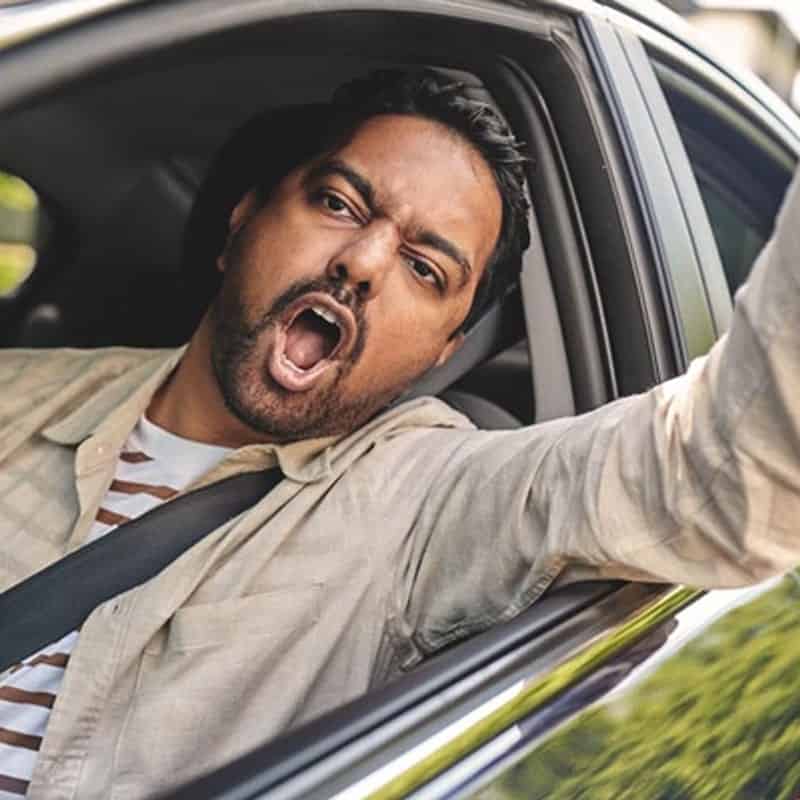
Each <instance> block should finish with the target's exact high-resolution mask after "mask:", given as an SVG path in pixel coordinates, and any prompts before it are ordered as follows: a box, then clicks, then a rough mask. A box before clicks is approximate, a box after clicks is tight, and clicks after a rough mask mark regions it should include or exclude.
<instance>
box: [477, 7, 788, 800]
mask: <svg viewBox="0 0 800 800" xmlns="http://www.w3.org/2000/svg"><path fill="white" fill-rule="evenodd" d="M609 19H610V20H611V21H612V22H613V23H614V25H613V27H606V25H605V24H604V23H596V24H594V25H591V26H590V30H589V31H588V34H589V36H590V37H592V38H594V40H595V41H596V42H598V43H599V47H598V49H599V50H600V54H599V55H598V56H597V58H598V61H599V62H600V63H601V66H602V67H603V68H608V63H607V62H606V63H605V64H603V63H602V59H603V57H604V56H606V55H610V56H611V57H613V56H614V54H615V52H614V51H615V50H616V55H617V56H620V55H621V51H623V50H624V51H627V56H626V60H628V61H629V63H631V64H632V66H633V73H634V75H635V76H636V78H637V80H638V82H639V83H640V85H643V86H646V87H647V92H648V96H649V102H648V104H647V105H649V107H650V108H649V114H650V115H651V116H652V118H653V119H654V120H657V121H658V125H657V127H658V130H659V132H660V134H661V136H662V138H663V140H665V141H667V142H669V141H670V140H671V146H670V148H669V151H670V152H669V161H670V165H671V169H672V171H673V173H674V174H682V181H683V189H684V191H681V192H680V202H681V203H682V204H683V205H684V207H688V208H691V209H692V212H691V219H692V223H693V227H694V228H697V226H698V223H701V227H702V228H703V229H704V230H703V232H702V236H703V239H704V241H703V250H701V251H700V252H699V253H698V260H697V262H696V265H697V269H698V273H699V275H700V276H701V280H702V282H703V291H704V294H705V296H706V304H707V306H708V307H709V308H713V307H715V306H716V308H717V309H719V310H721V314H720V315H719V318H720V320H721V321H722V323H723V327H724V319H725V314H726V312H725V306H726V301H727V298H728V297H729V296H730V295H731V294H732V293H733V292H735V291H736V289H737V288H738V287H739V286H740V285H741V284H742V282H743V281H744V280H745V279H746V276H747V273H748V272H749V269H750V267H751V266H752V263H753V261H754V259H755V257H756V255H757V253H758V251H759V250H760V249H761V247H762V246H763V244H764V243H765V241H766V239H767V238H768V237H769V233H770V231H771V228H772V225H773V223H774V218H775V214H776V213H777V210H778V208H779V206H780V201H781V199H782V196H783V193H784V191H785V189H786V186H787V183H788V181H789V179H790V177H791V174H792V171H793V169H794V165H795V163H796V161H797V152H798V150H797V138H796V130H797V127H795V129H794V130H792V129H791V128H788V129H787V126H786V125H785V123H784V122H783V121H782V119H781V118H779V117H778V116H777V115H775V114H773V113H771V110H770V109H769V107H768V106H765V105H764V104H763V103H762V102H761V100H760V98H756V97H753V96H752V95H751V94H748V93H747V92H746V90H745V89H744V88H743V87H742V86H740V85H738V84H737V83H736V82H735V81H733V80H732V79H731V78H730V77H729V76H727V75H725V74H724V73H723V72H722V71H721V70H719V69H717V68H715V67H714V65H712V64H711V63H709V62H708V61H704V60H703V59H702V58H700V57H699V56H698V55H697V54H695V53H692V52H690V51H689V50H687V49H682V48H681V47H680V46H679V45H678V44H677V43H676V42H675V41H674V40H670V39H669V38H668V37H666V36H664V35H663V34H660V33H658V32H654V31H652V30H647V29H646V28H644V27H643V26H641V25H639V24H638V23H632V22H631V21H630V20H627V19H625V18H624V17H622V16H621V15H615V14H612V15H609ZM635 39H639V42H637V41H635ZM615 43H616V44H619V47H617V46H616V44H615ZM642 44H643V45H644V46H645V47H646V51H645V49H644V48H643V47H642ZM615 90H616V91H624V88H623V89H620V87H619V86H617V87H616V89H615ZM660 90H663V95H662V92H661V91H660ZM627 99H628V107H629V108H630V107H631V106H630V98H627ZM665 100H666V104H665V102H664V101H665ZM776 100H777V99H776ZM665 105H668V107H669V112H668V113H669V117H671V119H668V120H667V119H665V116H664V111H665ZM784 118H785V117H784ZM676 134H677V136H676ZM678 140H679V141H678ZM682 150H683V151H684V152H681V151H682ZM684 153H685V154H684ZM687 159H688V162H687ZM687 166H690V168H691V176H688V175H687ZM690 178H691V179H690ZM692 179H693V180H692ZM693 182H696V184H697V187H698V188H699V192H700V196H701V198H702V207H701V208H699V207H698V204H697V194H696V191H695V189H694V187H692V185H691V184H692V183H693ZM662 187H663V183H662ZM686 190H688V191H686ZM706 218H707V220H708V222H709V223H710V226H711V231H712V233H713V243H714V245H715V246H716V249H717V250H718V252H719V256H717V255H716V254H715V253H714V252H713V250H714V249H715V248H714V247H712V246H711V244H712V243H711V242H710V241H709V239H708V236H707V233H708V231H707V229H705V227H706ZM674 266H675V264H674V262H673V267H674ZM723 275H724V279H725V280H724V282H722V281H720V277H721V276H723ZM684 277H685V276H684ZM678 280H680V276H678V275H674V273H673V281H674V282H677V281H678ZM677 306H678V308H680V302H678V303H677ZM689 321H690V318H689V317H686V318H685V319H684V322H685V323H688V322H689ZM687 333H688V332H687ZM688 340H689V338H688V336H687V341H688ZM798 596H800V595H798V577H797V574H795V573H791V574H789V575H787V576H785V577H784V578H778V579H775V580H772V581H768V582H766V583H765V584H762V585H760V586H756V587H753V588H750V589H743V590H729V591H714V592H708V593H704V594H702V595H698V596H695V597H694V598H693V599H692V601H691V602H690V603H688V604H687V605H686V606H685V607H684V608H683V609H681V610H679V611H677V613H675V614H674V615H673V616H672V617H671V618H670V619H669V620H666V621H664V622H662V627H661V628H660V630H661V633H660V634H659V632H658V631H659V627H658V626H654V627H653V628H651V629H650V632H649V633H648V634H646V635H645V636H644V637H643V638H642V639H641V640H640V641H639V643H638V644H637V645H635V646H634V647H633V648H631V650H630V651H629V653H628V655H629V657H630V656H631V655H633V654H635V653H636V651H637V648H643V649H644V650H649V653H648V654H647V655H645V656H644V658H642V660H641V661H638V659H637V658H636V657H635V656H634V661H636V665H635V666H633V667H632V668H628V667H626V666H625V662H624V660H623V661H622V662H617V663H616V665H614V664H613V663H609V664H606V665H605V666H604V669H605V670H606V671H607V677H606V679H607V680H608V681H609V684H614V685H613V688H611V690H610V691H609V692H608V693H607V694H606V695H605V696H604V697H603V698H602V699H601V700H600V701H599V702H597V703H596V704H595V705H593V706H592V707H591V708H588V709H585V710H583V711H581V712H580V713H578V714H577V715H576V716H575V717H574V718H573V719H572V720H571V721H570V722H568V723H567V724H566V725H564V726H563V727H561V728H559V729H557V730H555V731H538V732H537V734H536V735H534V736H533V737H531V740H530V752H529V753H527V754H524V755H523V754H522V752H521V751H520V753H519V755H520V760H519V761H518V762H517V763H516V764H515V765H513V766H511V767H509V768H507V769H506V768H502V767H501V768H499V770H498V772H497V774H495V775H494V776H485V777H484V781H485V783H484V786H483V787H482V788H481V789H479V790H477V791H476V792H475V793H474V794H472V795H470V796H474V797H478V798H483V800H490V799H491V800H501V799H502V800H512V799H513V798H526V800H529V799H530V798H559V799H560V798H563V799H564V800H566V799H567V798H579V797H581V798H582V797H587V798H588V797H591V798H618V797H621V798H625V797H649V798H670V799H672V798H681V799H683V798H686V799H687V800H688V799H689V798H691V799H692V800H694V798H714V799H715V800H717V799H718V798H719V799H722V798H734V797H735V798H754V799H755V798H767V797H769V798H787V799H788V798H794V797H797V794H798V791H799V790H800V770H798V768H797V758H796V742H797V737H798V735H799V734H800V706H798V704H797V700H796V697H797V689H798V684H797V680H796V678H795V668H794V656H793V654H794V653H796V652H797V647H798V638H797V623H798V607H797V598H798ZM614 668H616V669H618V670H621V671H622V672H623V673H624V677H623V678H622V680H621V682H618V683H617V682H615V679H614V678H613V669H614Z"/></svg>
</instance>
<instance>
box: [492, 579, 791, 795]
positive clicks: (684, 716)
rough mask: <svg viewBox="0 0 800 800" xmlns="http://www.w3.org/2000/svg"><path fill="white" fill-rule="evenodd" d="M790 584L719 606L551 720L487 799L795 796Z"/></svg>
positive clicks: (495, 785)
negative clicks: (724, 611) (620, 692)
mask: <svg viewBox="0 0 800 800" xmlns="http://www.w3.org/2000/svg"><path fill="white" fill-rule="evenodd" d="M798 655H800V590H798V585H797V584H796V583H795V582H793V581H791V580H789V579H787V580H785V581H783V582H782V583H781V584H780V585H779V586H778V587H777V588H775V589H773V590H771V591H770V592H767V593H766V594H764V595H762V596H761V597H759V598H757V599H756V600H755V601H753V602H751V603H749V604H748V605H745V606H742V607H740V608H738V609H736V610H734V611H732V612H730V613H729V614H728V615H727V616H725V617H724V618H723V619H721V620H720V621H718V622H717V623H716V624H714V625H713V626H711V627H710V628H708V629H707V630H706V631H705V632H704V633H703V634H701V636H700V637H698V639H696V640H694V641H693V642H691V643H690V644H689V645H687V646H686V647H684V648H683V649H682V650H680V651H679V652H678V653H677V654H675V655H673V656H672V658H670V659H669V660H668V661H666V662H664V663H663V664H662V665H660V666H659V668H658V669H657V670H656V671H655V672H654V673H653V674H651V675H650V676H649V677H648V678H646V679H645V680H644V681H643V682H642V683H641V684H639V685H638V686H637V687H636V688H635V689H633V690H632V691H631V692H630V693H629V694H627V695H625V696H623V697H621V698H620V699H617V700H615V701H612V702H611V703H609V704H608V705H604V706H598V707H596V708H594V709H592V710H591V711H589V712H588V713H586V714H584V715H583V716H581V717H579V718H578V719H576V720H575V721H573V722H572V723H569V724H568V725H566V726H565V727H564V728H562V729H561V730H560V731H559V732H558V733H557V734H556V735H554V736H553V737H552V738H550V739H549V740H547V741H546V742H544V743H543V744H542V745H541V746H540V747H539V749H538V750H536V751H535V752H534V753H533V754H532V755H531V756H529V757H528V758H527V759H526V760H524V761H522V762H520V763H519V764H518V765H517V766H516V767H515V768H513V769H512V770H510V771H509V772H507V773H505V774H504V775H503V776H502V778H501V779H500V780H499V781H498V782H497V783H495V784H494V785H493V786H492V787H491V788H490V789H487V790H486V791H485V792H482V793H481V794H480V796H481V797H484V798H490V797H491V798H493V800H494V798H496V799H497V800H523V799H524V800H534V799H535V798H547V799H548V800H634V798H635V799H636V800H641V798H646V799H647V800H727V798H736V800H795V798H797V797H798V796H799V795H800V670H798V664H797V661H798Z"/></svg>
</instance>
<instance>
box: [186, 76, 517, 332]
mask: <svg viewBox="0 0 800 800" xmlns="http://www.w3.org/2000/svg"><path fill="white" fill-rule="evenodd" d="M475 95H476V91H475V89H473V88H471V87H468V86H467V85H466V84H465V83H463V82H461V81H458V80H454V79H453V78H451V77H449V76H447V75H445V74H443V73H439V72H435V71H434V70H430V69H420V70H410V71H409V70H379V71H376V72H373V73H371V74H370V75H368V76H366V77H364V78H360V79H356V80H354V81H351V82H350V83H347V84H344V85H343V86H341V87H340V88H339V89H337V90H336V92H335V94H334V97H333V100H332V102H331V103H328V104H316V105H310V106H295V107H292V106H288V107H285V108H281V109H277V110H269V111H266V112H262V113H261V114H259V115H257V116H256V117H254V118H253V119H251V120H250V121H249V122H247V123H246V124H245V125H244V126H242V127H241V128H240V129H238V130H237V131H236V132H235V133H234V134H233V136H232V137H231V138H230V139H229V140H228V141H227V142H226V144H225V145H224V146H223V147H222V149H221V150H220V152H219V153H218V155H217V157H216V158H215V160H214V162H213V164H212V165H211V168H210V170H209V173H208V175H207V176H206V179H205V181H204V182H203V186H202V187H201V189H200V192H199V193H198V196H197V198H196V200H195V203H194V206H193V207H192V211H191V214H190V217H189V221H188V224H187V226H186V231H185V235H184V255H183V273H184V281H185V284H186V288H185V292H186V294H187V295H188V296H187V308H188V314H189V319H188V322H187V327H189V328H190V327H192V326H193V325H194V324H196V322H197V320H198V319H199V316H200V314H201V313H202V311H204V310H205V308H206V306H207V305H208V303H209V302H210V301H211V299H212V297H213V296H214V294H215V293H216V291H217V290H218V288H219V282H220V277H221V276H220V275H219V273H218V271H217V270H216V267H215V262H216V258H217V256H218V255H219V253H220V252H221V251H222V248H223V247H224V244H225V240H226V238H227V235H228V219H229V217H230V214H231V212H232V210H233V208H234V207H235V205H236V204H237V203H238V201H239V200H240V199H241V198H242V197H243V196H244V195H245V194H246V193H247V192H248V191H250V190H251V189H255V190H256V191H257V193H258V195H259V199H260V200H262V201H266V199H267V198H268V197H269V195H270V194H271V192H272V191H273V189H274V188H275V187H276V186H277V185H278V184H279V183H280V181H281V180H282V179H283V178H284V177H285V176H286V175H288V174H289V173H290V172H291V171H292V170H294V169H295V168H297V167H298V166H300V165H301V164H304V163H306V162H308V161H310V160H312V159H314V158H316V157H318V156H320V155H321V154H323V153H324V152H326V151H328V150H331V149H335V148H336V147H337V146H340V145H341V144H342V143H343V142H344V141H345V140H347V139H348V138H349V137H350V136H352V134H353V133H355V131H356V130H357V129H358V128H359V126H360V125H362V124H363V123H365V122H366V121H367V120H369V119H370V118H372V117H375V116H378V115H381V114H408V115H413V116H419V117H423V118H425V119H430V120H432V121H434V122H438V123H440V124H442V125H443V126H445V127H447V128H448V129H450V130H452V131H454V132H455V133H457V134H458V135H459V136H461V137H462V138H463V139H464V140H465V141H467V142H468V143H469V144H470V145H471V146H472V147H474V148H475V150H476V151H477V152H479V153H480V155H481V156H482V157H483V159H484V160H485V162H486V163H487V164H488V166H489V168H490V170H491V172H492V174H493V176H494V179H495V183H496V185H497V189H498V191H499V193H500V198H501V201H502V222H501V228H500V234H499V236H498V239H497V242H496V244H495V248H494V251H493V253H492V256H491V257H490V260H489V263H488V264H487V267H486V270H485V271H484V274H483V278H482V280H481V283H480V285H479V287H478V290H477V292H476V295H475V300H474V302H473V304H472V308H471V309H470V312H469V314H468V316H467V318H466V319H465V321H464V323H463V325H462V328H468V327H470V325H472V324H473V323H474V322H475V321H476V320H477V319H478V318H479V317H480V315H481V313H482V311H483V309H484V308H485V306H486V305H487V304H488V302H490V301H491V300H492V299H494V298H495V297H500V296H502V294H503V293H504V292H505V290H506V289H507V288H508V286H509V285H511V284H512V283H513V282H514V280H515V279H516V277H517V273H518V271H519V264H520V257H521V254H522V252H523V251H524V250H525V249H526V248H527V247H528V244H529V242H530V234H529V231H528V222H527V215H528V201H527V199H526V195H525V188H524V187H525V173H524V164H525V162H526V157H525V155H524V154H523V152H522V148H521V146H520V145H519V143H518V142H517V141H516V140H515V139H514V136H513V135H512V133H511V131H510V130H509V128H508V126H507V125H506V124H505V122H504V121H503V120H502V119H501V118H500V116H499V114H498V113H497V112H496V111H495V110H494V108H492V106H491V105H490V104H489V103H488V102H486V101H485V100H482V99H480V97H479V96H475Z"/></svg>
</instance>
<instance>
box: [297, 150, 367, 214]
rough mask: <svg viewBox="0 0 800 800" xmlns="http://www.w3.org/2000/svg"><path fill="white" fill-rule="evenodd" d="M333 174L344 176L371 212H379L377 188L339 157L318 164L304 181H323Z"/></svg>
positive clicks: (306, 182)
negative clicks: (376, 198) (376, 197)
mask: <svg viewBox="0 0 800 800" xmlns="http://www.w3.org/2000/svg"><path fill="white" fill-rule="evenodd" d="M331 175H338V176H340V177H341V178H344V179H345V180H346V181H347V182H348V183H349V184H350V185H351V186H352V187H353V188H354V189H355V190H356V191H357V192H358V193H359V194H360V195H361V199H362V200H363V201H364V204H365V205H366V206H367V208H368V209H369V211H370V213H371V214H377V212H378V208H377V206H376V204H375V189H374V188H373V187H372V184H371V183H370V182H369V181H368V180H367V179H366V178H365V177H364V176H363V175H360V174H359V173H358V172H356V171H355V170H354V169H353V168H352V167H351V166H349V165H348V164H346V163H345V162H344V161H342V160H341V159H339V158H328V159H326V160H325V161H323V162H322V163H320V164H317V165H316V166H315V167H314V168H313V169H312V170H311V171H310V172H309V173H308V175H306V177H305V180H304V181H303V183H305V184H309V183H313V182H315V181H321V180H323V179H324V178H328V177H330V176H331Z"/></svg>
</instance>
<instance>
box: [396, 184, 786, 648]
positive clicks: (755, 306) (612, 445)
mask: <svg viewBox="0 0 800 800" xmlns="http://www.w3.org/2000/svg"><path fill="white" fill-rule="evenodd" d="M799 282H800V178H798V177H796V178H795V180H794V182H793V184H792V186H791V187H790V189H789V192H788V195H787V198H786V200H785V201H784V205H783V207H782V210H781V213H780V214H779V217H778V221H777V224H776V229H775V232H774V234H773V236H772V239H771V240H770V241H769V243H768V244H767V245H766V247H765V248H764V250H763V252H762V253H761V255H760V257H759V259H758V261H757V262H756V265H755V267H754V269H753V271H752V274H751V277H750V279H749V281H748V282H747V284H746V285H745V286H744V287H742V289H741V290H740V291H739V292H738V294H737V297H736V303H735V310H734V315H733V320H732V324H731V327H730V330H729V331H728V333H727V334H726V335H725V336H723V337H722V338H721V339H720V340H719V341H718V342H717V344H716V345H715V346H714V347H713V349H712V350H711V351H710V353H709V354H708V355H707V356H704V357H702V358H699V359H697V360H695V361H694V362H693V363H692V364H691V366H690V368H689V370H688V372H687V373H686V374H685V375H682V376H680V377H678V378H676V379H674V380H671V381H669V382H667V383H665V384H662V385H661V386H658V387H656V388H654V389H653V390H651V391H649V392H646V393H644V394H641V395H637V396H634V397H629V398H625V399H623V400H620V401H617V402H615V403H612V404H610V405H607V406H604V407H602V408H600V409H597V410H596V411H594V412H591V413H589V414H586V415H583V416H581V417H576V418H573V419H567V420H559V421H556V422H553V423H546V424H544V425H539V426H533V427H531V428H527V429H523V430H521V431H510V432H502V433H497V432H478V431H476V432H473V433H471V434H468V435H466V436H465V437H464V438H462V440H461V441H460V442H459V444H458V446H457V447H453V449H452V451H451V452H450V453H449V456H448V461H447V465H446V468H443V469H442V471H441V473H440V477H439V479H438V480H437V481H436V482H435V485H434V487H433V488H432V489H431V490H430V493H429V497H428V501H427V502H426V504H425V507H424V511H423V513H422V517H421V519H420V526H419V528H418V533H419V535H418V536H417V537H415V539H414V541H413V543H412V544H410V545H409V549H408V551H407V553H406V559H404V561H403V563H402V565H401V567H400V571H399V574H398V582H397V595H396V600H397V602H398V605H399V606H400V607H399V609H398V613H399V614H400V616H401V618H402V619H403V621H404V622H405V623H406V626H407V627H406V633H411V631H412V630H414V631H416V634H415V635H417V636H418V637H421V642H420V644H421V645H422V649H423V650H424V649H426V646H430V647H431V648H433V647H434V646H441V644H443V643H446V641H447V639H448V638H457V637H458V636H460V635H464V633H469V632H471V631H473V630H475V629H479V628H482V627H486V626H487V625H488V624H491V623H492V622H495V621H498V620H502V619H504V618H507V617H510V616H513V615H514V614H515V613H517V612H518V611H519V610H521V609H522V608H523V607H525V606H526V605H528V604H530V602H532V601H533V600H534V599H535V598H536V597H537V596H538V594H540V593H541V591H542V590H543V589H544V588H545V587H546V586H547V585H548V584H549V583H550V582H551V581H552V580H553V578H554V577H555V576H556V575H557V574H562V579H563V575H564V574H566V575H567V576H570V575H571V576H572V577H573V579H577V578H587V577H597V578H609V577H620V578H630V579H640V580H656V581H668V582H677V583H684V584H689V585H693V586H698V587H732V586H739V585H744V584H749V583H754V582H757V581H760V580H762V579H765V578H767V577H769V576H771V575H774V574H776V573H780V572H783V571H786V570H788V569H790V568H792V567H794V566H795V565H796V564H797V563H798V562H800V324H798V323H800V283H799ZM439 436H440V437H441V438H442V442H441V446H442V447H444V446H445V445H446V437H447V434H446V433H442V434H439ZM565 571H566V572H565Z"/></svg>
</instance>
